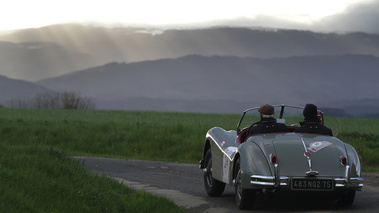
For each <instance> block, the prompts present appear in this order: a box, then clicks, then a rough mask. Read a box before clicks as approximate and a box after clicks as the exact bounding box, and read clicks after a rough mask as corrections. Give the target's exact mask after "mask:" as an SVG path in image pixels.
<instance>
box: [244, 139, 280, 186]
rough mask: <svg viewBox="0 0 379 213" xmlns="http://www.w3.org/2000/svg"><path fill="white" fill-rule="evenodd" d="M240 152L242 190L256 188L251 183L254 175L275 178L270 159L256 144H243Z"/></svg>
mask: <svg viewBox="0 0 379 213" xmlns="http://www.w3.org/2000/svg"><path fill="white" fill-rule="evenodd" d="M238 151H239V157H240V158H241V160H240V163H241V172H242V180H241V181H242V183H241V184H242V185H241V186H242V188H254V186H253V185H252V184H251V183H250V181H251V176H252V175H262V176H273V171H272V170H273V169H272V168H271V166H270V163H269V161H268V159H267V158H266V156H265V155H264V153H263V152H262V150H261V149H260V147H259V146H257V145H256V144H255V143H252V142H247V143H243V144H242V145H241V146H240V147H239V150H238Z"/></svg>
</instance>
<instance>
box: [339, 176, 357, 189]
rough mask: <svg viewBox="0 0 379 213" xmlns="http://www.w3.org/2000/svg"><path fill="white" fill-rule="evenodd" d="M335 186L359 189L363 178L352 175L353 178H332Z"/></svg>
mask: <svg viewBox="0 0 379 213" xmlns="http://www.w3.org/2000/svg"><path fill="white" fill-rule="evenodd" d="M334 182H335V187H337V188H349V189H355V190H361V189H362V187H363V178H361V177H354V178H349V179H346V178H334Z"/></svg>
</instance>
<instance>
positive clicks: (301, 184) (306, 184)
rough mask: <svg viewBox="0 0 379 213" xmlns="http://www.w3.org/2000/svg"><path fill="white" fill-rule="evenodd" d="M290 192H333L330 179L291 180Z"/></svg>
mask: <svg viewBox="0 0 379 213" xmlns="http://www.w3.org/2000/svg"><path fill="white" fill-rule="evenodd" d="M292 190H316V191H317V190H319V191H331V190H333V180H332V179H296V178H293V179H292Z"/></svg>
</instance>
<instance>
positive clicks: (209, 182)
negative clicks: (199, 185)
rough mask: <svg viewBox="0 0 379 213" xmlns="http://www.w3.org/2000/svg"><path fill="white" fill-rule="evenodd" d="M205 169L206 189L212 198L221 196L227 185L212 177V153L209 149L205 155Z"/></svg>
mask: <svg viewBox="0 0 379 213" xmlns="http://www.w3.org/2000/svg"><path fill="white" fill-rule="evenodd" d="M204 159H205V165H206V167H205V169H204V187H205V191H206V192H207V194H208V195H209V196H211V197H218V196H221V195H222V193H223V192H224V190H225V183H223V182H221V181H219V180H216V179H214V178H213V176H212V153H211V150H210V149H209V150H208V151H207V153H206V154H205V158H204Z"/></svg>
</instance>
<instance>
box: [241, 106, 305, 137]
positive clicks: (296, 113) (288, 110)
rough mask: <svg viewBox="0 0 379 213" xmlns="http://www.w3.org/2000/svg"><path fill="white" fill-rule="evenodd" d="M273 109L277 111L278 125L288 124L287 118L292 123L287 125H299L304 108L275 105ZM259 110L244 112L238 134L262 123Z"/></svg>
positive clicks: (250, 109) (253, 109)
mask: <svg viewBox="0 0 379 213" xmlns="http://www.w3.org/2000/svg"><path fill="white" fill-rule="evenodd" d="M273 107H274V110H275V114H274V116H275V118H276V119H277V122H278V123H284V124H286V118H288V117H290V118H291V119H290V120H291V123H288V124H286V125H298V124H299V121H301V119H302V116H303V109H304V107H300V106H291V105H273ZM258 109H259V107H254V108H249V109H247V110H245V111H244V112H243V114H242V117H241V120H240V122H239V123H238V127H237V132H240V131H241V130H243V129H244V128H247V127H250V126H251V125H253V124H254V123H256V122H259V121H260V119H261V118H260V113H259V112H258Z"/></svg>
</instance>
